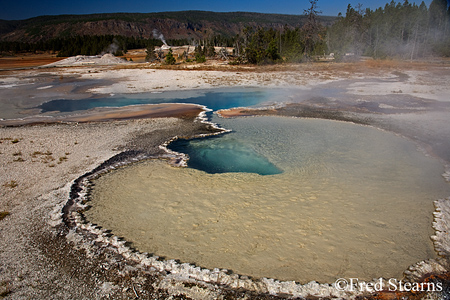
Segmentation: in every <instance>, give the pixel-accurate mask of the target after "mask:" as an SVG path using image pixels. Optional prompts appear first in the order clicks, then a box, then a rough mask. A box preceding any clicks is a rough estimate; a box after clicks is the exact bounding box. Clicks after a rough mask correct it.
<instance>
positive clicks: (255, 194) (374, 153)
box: [86, 117, 450, 283]
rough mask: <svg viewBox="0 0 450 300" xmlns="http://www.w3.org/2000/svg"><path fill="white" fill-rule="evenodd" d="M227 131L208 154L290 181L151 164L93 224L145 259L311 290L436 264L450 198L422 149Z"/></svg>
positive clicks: (123, 185) (278, 127) (108, 192)
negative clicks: (439, 203)
mask: <svg viewBox="0 0 450 300" xmlns="http://www.w3.org/2000/svg"><path fill="white" fill-rule="evenodd" d="M216 121H217V120H216ZM220 124H221V125H222V126H223V127H225V128H231V129H233V130H234V132H233V133H230V134H228V135H225V136H223V137H221V138H219V139H218V140H215V139H212V140H205V141H202V143H203V142H204V143H205V145H206V144H208V143H217V141H219V140H220V139H225V141H224V143H225V145H227V146H226V147H225V148H227V149H228V150H230V149H231V150H230V152H229V154H230V155H237V156H240V155H244V156H245V155H247V154H246V153H245V152H246V151H244V154H242V153H241V152H242V151H241V152H240V151H236V152H233V151H232V150H233V149H238V150H239V149H251V151H254V152H255V153H256V155H257V156H258V157H259V158H263V159H264V161H267V162H268V163H270V164H271V165H273V166H276V168H278V169H279V170H283V172H282V173H278V174H274V175H268V176H264V175H259V174H257V173H258V172H256V173H246V172H225V173H215V174H210V173H214V172H210V173H207V172H205V171H201V170H197V169H193V168H174V167H171V166H169V165H168V164H167V163H166V162H165V161H160V160H150V161H145V162H141V163H138V164H135V165H133V166H130V167H126V168H123V169H119V170H116V171H114V172H112V173H109V174H107V175H104V176H102V177H100V178H99V179H97V180H96V181H95V186H94V188H93V191H92V202H91V203H90V204H91V205H92V208H91V209H90V210H89V211H87V213H86V217H87V219H88V220H90V221H91V222H93V223H97V224H99V225H101V226H103V227H105V228H108V229H111V230H112V232H113V233H114V234H116V235H118V236H123V237H125V238H126V240H128V241H131V242H132V243H133V246H134V247H136V248H137V249H139V250H140V251H142V252H149V253H155V254H157V255H160V256H165V257H167V258H174V259H180V260H181V261H183V262H190V263H196V264H197V265H199V266H202V267H208V268H216V267H217V268H227V269H232V270H233V271H234V272H237V273H240V274H244V275H251V276H255V277H273V278H277V279H281V280H296V281H300V282H302V283H305V282H308V281H311V280H316V281H319V282H333V281H334V280H336V278H339V277H344V278H349V277H356V278H359V279H360V280H371V279H372V278H376V277H380V276H383V277H385V278H391V277H397V278H399V277H401V274H402V272H403V271H404V270H405V269H406V268H407V267H408V266H409V265H411V264H414V263H416V262H418V261H420V260H423V259H427V258H433V257H434V256H435V254H434V250H433V246H432V243H431V241H430V238H429V237H430V235H432V233H433V231H432V228H431V222H432V212H433V201H434V200H436V199H438V198H441V197H444V196H448V195H449V192H450V188H449V185H448V184H447V183H445V181H444V180H443V178H442V177H441V173H442V172H443V168H442V166H441V165H440V163H439V162H438V161H436V160H434V159H432V158H430V157H426V156H424V155H423V154H422V153H420V152H419V151H417V149H416V147H415V145H414V144H413V143H412V142H410V141H408V140H406V139H403V138H400V137H398V136H395V135H393V134H391V133H387V132H383V131H380V130H376V129H374V128H371V127H364V126H359V125H354V124H349V123H342V122H334V121H326V120H312V119H292V118H280V117H258V118H244V119H232V120H223V119H221V120H220ZM197 142H199V141H195V142H194V144H195V143H197ZM205 145H204V146H205ZM233 145H235V146H233ZM236 145H237V146H236ZM209 147H211V145H210V146H209ZM228 150H227V151H228ZM211 157H212V158H214V155H212V156H211ZM218 158H220V157H219V156H218ZM210 163H211V164H213V163H214V162H213V161H212V162H210Z"/></svg>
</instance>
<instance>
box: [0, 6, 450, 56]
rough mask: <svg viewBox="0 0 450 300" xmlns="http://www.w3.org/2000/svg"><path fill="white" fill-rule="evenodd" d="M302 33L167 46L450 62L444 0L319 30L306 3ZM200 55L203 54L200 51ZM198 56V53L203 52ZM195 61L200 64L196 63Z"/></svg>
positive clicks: (64, 51)
mask: <svg viewBox="0 0 450 300" xmlns="http://www.w3.org/2000/svg"><path fill="white" fill-rule="evenodd" d="M309 3H310V7H309V8H308V9H306V10H305V11H304V16H305V17H306V19H305V20H306V21H305V22H304V24H303V25H302V26H301V27H292V26H288V25H285V26H284V27H283V28H267V27H250V26H247V27H245V28H244V29H243V30H242V32H241V33H240V34H238V35H236V36H226V35H214V36H210V37H208V38H206V39H202V40H193V39H187V38H185V39H176V40H167V41H166V42H167V44H168V45H170V46H180V45H186V44H190V45H193V46H196V47H197V48H196V55H197V56H198V57H197V58H199V57H202V56H206V57H214V56H215V55H217V54H216V53H215V52H214V47H233V48H234V52H233V61H232V62H233V63H251V64H267V63H280V62H302V61H309V60H314V59H317V58H318V57H320V56H322V57H323V56H328V57H333V58H334V59H336V60H346V59H353V58H356V57H360V56H369V57H373V58H377V59H385V58H398V59H411V60H413V59H422V58H427V57H434V56H437V57H450V8H449V7H448V4H447V0H433V1H432V2H431V4H430V6H429V7H427V5H426V4H425V3H424V2H422V3H420V4H419V5H417V4H416V3H410V2H409V1H408V0H403V2H398V3H397V2H395V1H394V0H392V1H391V2H390V3H387V4H386V5H385V6H384V7H380V8H378V9H376V10H371V9H368V8H367V9H364V8H363V7H362V6H361V5H358V6H357V7H352V6H351V5H350V4H349V5H348V7H347V11H346V12H345V15H342V14H339V15H338V17H337V19H336V20H335V21H334V22H333V24H331V25H329V26H325V25H323V24H324V23H323V22H321V21H320V14H321V12H320V11H319V10H318V7H319V0H309ZM161 45H163V42H162V41H161V40H160V39H155V38H150V39H144V38H138V37H125V36H114V35H102V36H95V35H85V36H73V37H66V38H54V39H50V40H46V41H40V42H35V43H27V42H6V41H0V52H1V53H20V52H37V51H52V52H54V53H58V56H61V57H67V56H74V55H80V54H81V55H97V54H101V53H107V52H109V53H113V54H115V55H117V56H121V55H123V54H124V53H126V52H127V50H129V49H140V48H147V49H154V47H156V46H161ZM202 49H203V50H202ZM202 51H203V52H202ZM197 61H200V59H197Z"/></svg>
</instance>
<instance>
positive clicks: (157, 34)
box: [152, 29, 168, 46]
mask: <svg viewBox="0 0 450 300" xmlns="http://www.w3.org/2000/svg"><path fill="white" fill-rule="evenodd" d="M152 32H153V38H155V39H158V40H161V42H163V43H164V45H166V46H168V45H167V43H166V39H165V38H164V35H163V34H162V33H161V32H159V31H158V29H153V31H152Z"/></svg>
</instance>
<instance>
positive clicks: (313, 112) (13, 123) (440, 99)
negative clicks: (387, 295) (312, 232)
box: [0, 61, 450, 299]
mask: <svg viewBox="0 0 450 300" xmlns="http://www.w3.org/2000/svg"><path fill="white" fill-rule="evenodd" d="M449 79H450V64H449V62H448V61H433V62H396V61H364V62H356V63H327V64H302V65H283V66H270V67H251V66H240V67H239V66H238V67H235V66H224V65H219V64H217V65H212V64H211V63H210V64H207V65H201V66H197V65H184V66H183V65H178V66H177V67H176V68H174V69H159V68H156V67H152V66H148V65H146V64H121V65H99V66H89V67H87V66H64V67H48V68H39V69H27V70H4V71H1V72H0V107H1V110H0V114H1V115H0V118H2V120H1V121H0V125H2V126H3V127H2V128H0V142H1V143H0V161H1V168H2V172H0V174H1V175H0V184H1V187H2V188H1V190H0V191H1V192H0V197H1V198H0V211H1V212H2V219H1V220H0V228H1V231H0V235H1V239H2V241H3V242H2V243H1V245H0V248H1V251H0V253H1V254H0V256H1V259H0V261H1V266H0V267H1V269H0V288H1V289H2V290H1V292H2V295H5V296H6V297H9V298H11V299H20V298H27V297H28V298H35V299H47V298H55V297H56V298H86V299H95V298H105V297H110V298H114V299H122V298H132V297H142V298H150V299H162V298H169V297H173V296H175V295H178V296H180V297H185V298H191V299H220V298H222V299H226V298H237V299H239V298H252V297H253V298H255V299H256V298H259V299H264V298H267V299H269V298H280V297H290V298H295V297H308V296H315V297H319V298H320V297H329V298H349V297H353V296H355V295H360V294H361V293H363V292H365V291H356V292H355V293H353V294H352V293H350V292H348V293H347V292H343V291H339V290H336V288H335V287H333V285H332V282H324V281H322V282H318V283H317V282H315V283H314V282H312V283H306V282H293V281H287V282H283V281H277V280H273V279H270V278H257V277H255V278H254V279H252V278H250V277H251V274H245V275H242V274H239V272H238V274H234V273H231V272H230V271H226V270H223V269H220V266H219V267H218V269H214V268H213V266H212V267H211V269H210V270H208V269H201V268H199V267H197V266H195V265H193V264H183V262H184V261H180V262H178V261H176V260H165V259H162V258H157V257H155V256H150V255H145V254H142V253H139V252H135V251H133V250H132V249H131V248H130V247H128V246H129V244H128V243H127V242H126V240H121V239H120V237H117V236H115V235H114V231H113V232H110V231H108V229H110V228H99V227H97V226H95V225H93V224H90V223H89V220H86V221H85V220H83V216H84V215H83V210H85V209H86V208H87V207H86V204H91V203H88V202H86V198H84V197H85V194H86V193H84V190H83V189H84V188H88V187H89V184H88V181H90V180H91V179H93V178H94V177H98V174H103V173H105V172H109V171H110V170H112V169H116V168H121V166H123V165H125V164H129V163H132V162H133V161H139V160H143V159H149V158H150V159H152V158H161V157H162V158H163V159H164V160H167V161H169V162H171V163H172V164H177V163H179V162H180V158H179V157H178V156H177V155H176V154H174V153H170V152H167V151H166V150H165V149H164V148H161V147H160V145H163V144H165V143H166V142H167V141H169V140H171V139H172V138H173V137H175V136H179V137H194V136H200V135H208V134H213V133H217V132H218V131H219V130H218V129H216V128H214V127H212V126H210V125H209V124H207V123H204V122H201V121H200V120H199V119H197V118H196V116H197V115H198V114H199V113H200V111H201V110H202V107H198V106H196V105H194V104H186V105H181V104H171V103H165V104H162V105H161V104H160V105H157V106H153V104H145V105H142V106H141V105H137V106H132V107H129V106H125V107H122V108H111V107H103V108H90V109H89V110H87V111H86V110H77V111H68V112H60V111H47V112H45V113H42V112H41V111H40V109H39V108H38V107H39V106H40V105H42V104H43V103H46V102H49V101H52V100H60V99H65V100H74V101H77V100H82V101H85V99H99V98H107V97H117V95H126V97H129V98H133V97H134V98H139V96H140V95H143V94H146V93H147V94H156V93H158V94H160V95H162V96H165V95H168V94H170V93H173V92H176V93H181V94H185V95H191V96H190V97H194V96H198V95H203V94H205V93H206V92H208V91H214V90H215V89H221V90H222V91H223V90H225V91H226V90H227V89H231V90H235V89H236V88H241V89H255V88H259V89H261V88H263V89H267V90H278V91H288V92H285V93H282V94H283V96H282V97H279V98H277V97H269V98H268V99H267V100H265V101H264V102H262V103H259V104H258V105H257V107H252V108H238V109H229V110H226V111H223V112H221V114H222V116H223V117H239V116H252V115H264V116H274V115H276V116H290V117H298V118H319V119H330V120H339V121H344V122H352V123H357V124H362V125H364V126H371V127H373V128H377V129H382V130H384V131H387V132H389V133H394V134H396V135H398V136H399V137H401V138H404V139H408V140H409V141H410V142H412V143H414V145H415V146H416V147H417V149H418V151H421V152H422V154H423V155H424V156H428V157H429V158H430V159H434V160H435V161H437V162H439V164H440V166H441V167H442V174H440V175H443V176H442V180H443V181H445V180H448V178H449V172H448V168H449V167H448V165H449V162H450V151H449V150H448V149H450V147H449V146H450V145H449V144H450V124H449V120H450V118H449V117H450V103H449V101H450V100H449V98H448V95H450V87H449V86H448V82H449ZM218 123H220V119H219V121H218ZM24 124H25V125H24ZM358 126H361V125H358ZM151 161H154V160H150V162H151ZM125 169H127V168H126V167H125V168H123V170H125ZM112 173H113V172H111V173H110V174H112ZM447 184H448V183H447ZM86 192H89V190H86ZM445 196H447V197H448V196H450V195H445V194H444V195H443V197H442V199H441V201H440V202H438V203H434V206H435V209H436V213H435V214H434V215H430V216H429V220H430V227H429V232H428V233H426V234H429V235H430V243H432V246H431V248H432V250H433V248H434V253H432V255H430V256H429V257H424V259H425V260H427V259H428V260H427V261H426V262H422V261H417V262H416V263H415V264H414V263H413V264H412V265H411V266H410V267H409V268H408V267H406V268H405V273H404V274H403V275H402V274H400V275H399V276H405V278H407V279H408V280H411V281H414V280H416V281H419V280H421V279H423V278H422V277H424V276H425V275H426V274H428V273H433V274H436V275H440V276H441V275H442V274H446V272H447V270H448V263H447V259H448V257H447V253H448V251H449V248H448V245H449V243H448V241H447V240H446V239H445V235H444V234H441V233H442V232H445V224H446V222H445V221H446V220H447V219H446V218H448V215H447V212H446V207H447V205H448V204H447V200H446V199H445ZM69 199H70V200H69ZM434 200H439V199H434ZM429 204H430V205H433V203H429ZM406 206H407V205H406ZM407 209H408V207H405V211H407ZM432 210H433V208H431V214H432ZM389 213H392V214H393V215H394V216H395V212H392V211H390V212H389ZM433 218H434V221H435V222H436V224H435V225H434V228H433V224H431V222H432V221H433ZM411 226H414V225H413V224H411ZM421 234H422V233H421ZM432 236H433V239H431V237H432ZM175 247H176V245H175ZM432 252H433V251H432ZM175 258H176V257H175ZM318 259H320V257H319V258H318ZM373 268H376V266H373ZM249 276H250V277H249ZM380 276H383V275H380ZM275 279H278V278H275ZM365 280H366V279H365ZM358 293H359V294H358ZM369 294H370V293H369ZM426 294H428V295H430V293H429V292H426V293H425V294H424V295H423V296H424V297H425V296H426ZM437 294H439V291H437ZM370 295H372V296H373V294H370ZM438 296H439V295H438Z"/></svg>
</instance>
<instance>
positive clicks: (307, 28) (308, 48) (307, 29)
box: [302, 0, 322, 55]
mask: <svg viewBox="0 0 450 300" xmlns="http://www.w3.org/2000/svg"><path fill="white" fill-rule="evenodd" d="M317 1H318V0H309V3H310V4H311V6H310V7H309V9H305V10H304V14H305V15H306V16H307V20H306V24H305V25H303V28H302V30H303V32H304V39H305V54H306V55H310V54H311V52H312V51H313V49H314V45H315V44H316V43H317V42H318V41H319V40H320V36H319V33H320V29H321V28H320V21H319V14H321V13H322V12H321V11H319V10H317Z"/></svg>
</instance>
